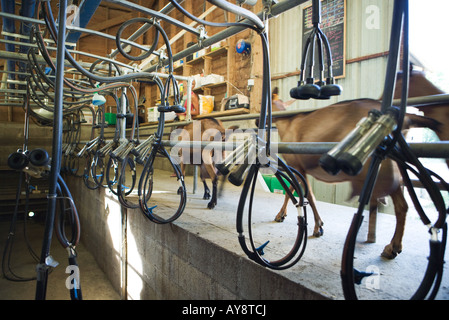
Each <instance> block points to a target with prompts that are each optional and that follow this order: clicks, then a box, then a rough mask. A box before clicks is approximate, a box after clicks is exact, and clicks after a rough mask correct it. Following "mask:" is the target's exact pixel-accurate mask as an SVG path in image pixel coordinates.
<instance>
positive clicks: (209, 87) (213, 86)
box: [193, 81, 227, 92]
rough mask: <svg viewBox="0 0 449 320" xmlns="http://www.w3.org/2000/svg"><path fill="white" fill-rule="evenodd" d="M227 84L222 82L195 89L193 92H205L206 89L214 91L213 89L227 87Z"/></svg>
mask: <svg viewBox="0 0 449 320" xmlns="http://www.w3.org/2000/svg"><path fill="white" fill-rule="evenodd" d="M226 83H227V82H226V81H222V82H217V83H211V84H206V85H204V86H201V87H199V88H194V89H193V92H195V91H199V90H204V89H212V88H217V87H222V86H225V85H226Z"/></svg>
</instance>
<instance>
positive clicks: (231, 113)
mask: <svg viewBox="0 0 449 320" xmlns="http://www.w3.org/2000/svg"><path fill="white" fill-rule="evenodd" d="M248 113H250V111H249V109H246V108H237V109H232V110H225V111H216V112H212V113H208V114H200V115H197V116H195V117H193V119H195V120H200V119H203V118H215V117H226V116H235V115H239V114H248Z"/></svg>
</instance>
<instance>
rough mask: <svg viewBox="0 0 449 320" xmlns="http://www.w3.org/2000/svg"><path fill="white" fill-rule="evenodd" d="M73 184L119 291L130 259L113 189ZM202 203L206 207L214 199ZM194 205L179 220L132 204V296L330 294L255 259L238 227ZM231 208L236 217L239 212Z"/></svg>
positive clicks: (86, 227) (90, 241) (90, 239)
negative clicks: (156, 216) (154, 216)
mask: <svg viewBox="0 0 449 320" xmlns="http://www.w3.org/2000/svg"><path fill="white" fill-rule="evenodd" d="M165 174H167V176H169V175H170V173H169V172H165ZM172 179H173V178H172ZM68 183H69V186H70V189H71V190H72V191H71V192H72V194H73V196H74V199H75V203H76V205H77V209H78V211H79V212H80V216H81V225H82V229H81V230H82V231H81V232H82V233H81V235H82V236H81V241H82V243H83V244H84V245H85V246H86V247H87V248H89V250H90V251H91V252H92V254H93V255H94V257H95V259H96V260H97V262H98V264H99V265H100V267H101V268H102V269H103V270H104V272H105V273H106V274H107V275H108V277H109V278H110V281H111V282H112V284H113V286H114V287H115V288H116V290H117V291H118V292H120V291H121V289H122V288H121V285H122V284H121V282H120V279H121V259H122V258H123V254H122V253H121V251H120V241H121V213H120V206H119V205H118V202H117V201H116V200H115V198H114V197H113V196H112V195H109V193H110V192H109V191H108V190H105V189H99V190H89V189H87V188H86V187H85V186H84V184H83V182H82V180H81V179H77V178H69V179H68ZM193 197H197V198H198V197H199V196H198V195H193ZM194 200H196V199H194ZM193 202H196V201H193ZM201 202H202V204H203V205H204V207H206V203H207V201H206V202H205V201H204V200H202V201H201ZM190 204H192V202H190ZM190 207H191V206H190ZM191 211H192V208H190V210H189V204H188V205H187V208H186V210H185V212H184V213H183V215H182V216H181V217H180V218H179V219H178V220H177V221H175V222H174V223H172V224H168V225H158V224H154V223H153V222H151V221H149V220H148V219H147V218H146V217H144V216H143V215H142V213H141V212H140V210H128V212H127V217H128V224H127V270H126V272H127V288H126V289H127V294H128V298H129V299H164V300H165V299H201V300H209V299H211V300H216V299H230V300H234V299H245V300H271V299H273V300H287V299H327V298H328V297H326V296H325V295H323V294H321V293H318V292H315V291H314V290H311V289H309V288H306V287H305V286H303V285H301V284H299V283H297V282H296V281H294V280H292V279H289V277H286V276H285V275H283V274H282V273H279V272H273V271H271V270H269V269H266V268H263V267H262V266H260V265H258V264H256V263H254V262H252V261H250V260H249V259H248V258H247V257H246V256H245V255H244V254H243V252H242V250H241V249H240V247H239V246H238V244H237V236H236V234H235V232H234V233H232V232H230V231H228V230H223V229H220V228H219V227H217V226H216V225H213V224H209V223H205V221H204V220H202V219H198V218H197V217H195V216H193V215H190V214H189V212H191ZM202 211H205V212H206V214H208V215H209V218H213V216H214V215H216V214H223V212H222V210H216V211H213V210H209V209H204V210H202ZM226 215H227V216H228V218H231V217H232V216H233V215H235V213H234V212H228V213H226ZM231 220H232V218H231ZM211 236H212V238H213V240H211V239H210V237H211Z"/></svg>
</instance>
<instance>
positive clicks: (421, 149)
mask: <svg viewBox="0 0 449 320" xmlns="http://www.w3.org/2000/svg"><path fill="white" fill-rule="evenodd" d="M161 143H162V145H164V146H166V147H175V146H176V147H179V148H205V147H209V148H214V149H215V148H216V149H218V148H222V149H223V150H233V149H234V148H236V147H238V146H239V145H241V144H242V143H243V142H241V143H235V142H214V141H209V142H208V141H170V140H162V141H161ZM336 145H337V142H279V143H272V144H271V146H272V148H273V149H274V150H277V153H279V154H313V155H319V154H323V153H327V152H329V151H330V150H331V149H332V148H333V147H335V146H336ZM409 145H410V148H411V150H412V151H413V153H414V154H415V155H416V156H417V157H420V158H443V159H449V141H440V142H432V143H410V144H409Z"/></svg>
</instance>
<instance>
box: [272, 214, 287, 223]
mask: <svg viewBox="0 0 449 320" xmlns="http://www.w3.org/2000/svg"><path fill="white" fill-rule="evenodd" d="M284 220H285V216H279V215H277V216H276V218H274V221H276V222H284Z"/></svg>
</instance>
